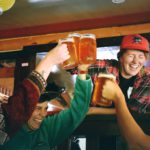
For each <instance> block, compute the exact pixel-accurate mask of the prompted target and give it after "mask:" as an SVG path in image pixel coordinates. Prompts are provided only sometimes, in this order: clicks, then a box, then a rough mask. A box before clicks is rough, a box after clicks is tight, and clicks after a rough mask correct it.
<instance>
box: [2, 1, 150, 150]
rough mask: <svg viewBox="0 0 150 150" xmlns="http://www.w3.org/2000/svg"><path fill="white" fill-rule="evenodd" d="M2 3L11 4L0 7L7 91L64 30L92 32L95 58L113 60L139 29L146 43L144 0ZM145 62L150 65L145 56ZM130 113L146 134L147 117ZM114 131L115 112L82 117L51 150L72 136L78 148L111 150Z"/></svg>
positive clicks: (149, 19)
mask: <svg viewBox="0 0 150 150" xmlns="http://www.w3.org/2000/svg"><path fill="white" fill-rule="evenodd" d="M5 2H13V5H12V4H11V6H10V7H7V9H8V11H7V10H6V11H4V12H2V10H1V9H0V10H1V11H0V85H1V84H2V85H5V86H6V88H8V89H9V90H14V89H15V88H16V86H17V85H18V84H19V82H21V81H22V80H23V79H24V78H25V77H26V76H27V75H28V74H29V73H30V72H31V71H32V70H33V69H34V68H35V65H36V62H37V58H38V57H43V56H44V55H45V53H46V52H47V51H48V50H49V49H51V48H53V47H54V46H55V45H56V43H57V41H58V39H59V38H63V37H66V36H67V35H68V34H69V33H72V32H78V33H81V34H84V33H93V34H95V35H96V38H97V39H96V41H97V47H98V49H97V56H98V58H101V59H103V57H101V56H103V55H105V59H106V56H108V58H112V57H113V58H115V59H117V58H116V53H117V52H118V49H119V45H120V42H121V39H122V36H124V35H128V34H135V33H139V34H141V35H143V36H144V37H146V38H147V39H148V40H149V41H150V9H149V4H150V1H149V0H142V1H141V0H132V1H131V0H94V1H92V0H86V1H85V0H18V1H17V0H16V1H15V0H12V1H11V0H10V1H8V0H1V1H0V7H1V5H5ZM119 2H124V3H119ZM11 7H12V8H11ZM10 8H11V9H10ZM55 10H57V11H55ZM106 52H109V54H106ZM145 65H146V66H148V67H150V59H149V61H148V62H147V64H145ZM133 116H134V118H135V119H136V121H137V122H138V124H139V125H140V126H141V127H142V128H143V130H144V131H145V132H146V133H148V134H150V117H149V115H148V114H147V115H135V114H133ZM117 135H120V132H119V128H118V125H117V121H116V116H115V115H88V116H87V117H86V118H85V120H84V121H83V123H82V124H81V125H80V126H79V127H78V128H77V129H76V130H75V131H74V133H73V134H72V135H71V136H70V137H69V138H68V139H66V141H64V143H62V144H61V145H60V146H59V147H57V148H56V150H71V149H70V147H71V145H70V143H71V140H70V139H73V138H74V137H79V139H80V140H81V143H82V144H81V145H80V146H81V147H82V149H81V150H107V149H108V150H110V149H111V150H115V149H116V147H115V142H116V141H115V136H117ZM108 141H109V144H107V142H108ZM104 145H105V146H108V147H107V149H106V147H104Z"/></svg>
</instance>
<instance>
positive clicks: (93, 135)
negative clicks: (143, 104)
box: [61, 113, 150, 150]
mask: <svg viewBox="0 0 150 150" xmlns="http://www.w3.org/2000/svg"><path fill="white" fill-rule="evenodd" d="M132 115H133V117H134V118H135V120H136V121H137V123H138V124H139V125H140V126H141V128H142V129H143V130H144V132H145V133H147V134H150V114H145V115H139V114H133V113H132ZM129 123H130V122H129ZM119 135H120V131H119V127H118V124H117V118H116V115H88V116H87V117H86V118H85V119H84V121H83V122H82V124H81V125H80V126H79V127H78V128H77V129H76V130H75V131H74V133H73V134H72V136H77V137H86V150H107V149H106V147H108V149H109V148H110V147H111V150H116V136H119ZM67 143H68V144H67ZM68 145H69V139H68V140H66V141H65V142H64V143H63V144H62V145H61V150H70V149H69V146H68ZM66 146H67V147H66Z"/></svg>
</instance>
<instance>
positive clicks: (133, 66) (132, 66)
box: [130, 65, 138, 69]
mask: <svg viewBox="0 0 150 150" xmlns="http://www.w3.org/2000/svg"><path fill="white" fill-rule="evenodd" d="M130 67H131V68H134V69H136V68H138V65H130Z"/></svg>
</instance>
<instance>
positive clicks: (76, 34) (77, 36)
mask: <svg viewBox="0 0 150 150" xmlns="http://www.w3.org/2000/svg"><path fill="white" fill-rule="evenodd" d="M68 37H72V38H73V39H74V43H75V47H76V51H77V58H78V56H79V43H80V37H81V34H80V33H70V34H69V35H68Z"/></svg>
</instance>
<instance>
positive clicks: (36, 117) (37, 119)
mask: <svg viewBox="0 0 150 150" xmlns="http://www.w3.org/2000/svg"><path fill="white" fill-rule="evenodd" d="M47 108H48V102H47V101H46V102H43V103H38V104H37V105H36V108H35V109H34V111H33V113H32V116H31V117H30V119H29V120H28V127H29V128H30V129H31V130H36V129H38V128H39V127H40V125H41V123H42V121H43V119H44V118H45V117H46V115H47Z"/></svg>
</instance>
